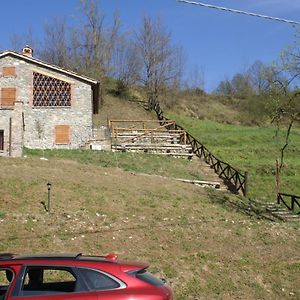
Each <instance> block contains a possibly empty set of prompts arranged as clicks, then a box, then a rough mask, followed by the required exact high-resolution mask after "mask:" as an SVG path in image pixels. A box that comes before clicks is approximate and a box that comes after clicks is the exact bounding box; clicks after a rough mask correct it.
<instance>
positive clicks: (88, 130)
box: [0, 55, 95, 156]
mask: <svg viewBox="0 0 300 300" xmlns="http://www.w3.org/2000/svg"><path fill="white" fill-rule="evenodd" d="M32 61H33V59H31V58H30V59H22V57H18V55H16V56H14V55H6V56H3V57H1V55H0V89H3V88H16V97H15V103H14V106H13V107H10V108H5V107H1V106H0V133H1V131H2V133H3V132H4V134H3V135H4V143H3V149H2V150H0V156H21V155H22V149H23V147H27V148H32V149H54V148H58V149H61V148H63V149H76V148H79V147H81V146H83V145H84V144H85V143H86V142H87V141H88V140H89V139H90V138H91V137H92V116H93V103H94V102H93V97H94V96H95V94H94V93H93V88H92V87H93V84H94V83H93V82H91V83H90V82H89V81H88V80H82V76H76V75H74V73H72V72H70V76H69V74H68V71H66V70H63V71H61V70H62V69H61V70H60V69H59V68H58V69H57V70H56V68H55V67H53V68H51V67H45V66H43V65H42V64H39V61H38V60H37V62H36V63H35V62H32ZM3 67H14V68H15V74H14V75H5V74H4V72H3ZM33 72H37V73H39V74H43V75H45V76H48V77H51V78H55V79H58V80H61V81H63V82H67V83H69V84H70V85H71V105H70V106H66V107H65V106H59V107H53V106H38V107H37V106H34V105H33ZM0 101H1V95H0ZM0 104H1V103H0ZM59 125H65V126H68V128H69V129H70V130H69V135H70V137H69V142H68V143H57V142H56V138H55V134H56V133H55V130H56V129H55V128H56V127H57V126H59Z"/></svg>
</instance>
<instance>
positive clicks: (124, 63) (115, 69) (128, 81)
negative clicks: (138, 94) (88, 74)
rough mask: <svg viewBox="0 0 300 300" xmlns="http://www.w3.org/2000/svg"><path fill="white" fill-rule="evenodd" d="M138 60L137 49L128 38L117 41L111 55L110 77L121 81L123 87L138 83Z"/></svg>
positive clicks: (124, 37) (123, 37)
mask: <svg viewBox="0 0 300 300" xmlns="http://www.w3.org/2000/svg"><path fill="white" fill-rule="evenodd" d="M139 67H140V60H139V59H137V48H136V46H135V45H134V43H133V42H132V40H131V39H130V37H128V36H122V37H120V38H119V39H118V41H117V43H116V47H115V49H114V51H113V55H112V64H111V69H110V74H109V75H110V76H111V77H113V78H116V79H117V80H119V81H121V82H122V83H123V84H124V85H125V86H130V85H132V84H135V83H137V82H138V78H139Z"/></svg>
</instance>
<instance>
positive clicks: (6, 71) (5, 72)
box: [3, 67, 16, 76]
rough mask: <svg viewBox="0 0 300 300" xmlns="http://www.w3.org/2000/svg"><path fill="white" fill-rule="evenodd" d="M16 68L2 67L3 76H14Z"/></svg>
mask: <svg viewBox="0 0 300 300" xmlns="http://www.w3.org/2000/svg"><path fill="white" fill-rule="evenodd" d="M15 75H16V68H15V67H3V76H15Z"/></svg>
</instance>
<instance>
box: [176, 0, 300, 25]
mask: <svg viewBox="0 0 300 300" xmlns="http://www.w3.org/2000/svg"><path fill="white" fill-rule="evenodd" d="M177 2H182V3H187V4H193V5H199V6H203V7H207V8H213V9H218V10H223V11H227V12H233V13H237V14H242V15H247V16H251V17H258V18H263V19H268V20H272V21H279V22H284V23H289V24H292V25H300V22H298V21H293V20H287V19H282V18H275V17H270V16H266V15H260V14H256V13H251V12H246V11H242V10H237V9H232V8H226V7H222V6H216V5H211V4H206V3H202V2H194V1H188V0H177Z"/></svg>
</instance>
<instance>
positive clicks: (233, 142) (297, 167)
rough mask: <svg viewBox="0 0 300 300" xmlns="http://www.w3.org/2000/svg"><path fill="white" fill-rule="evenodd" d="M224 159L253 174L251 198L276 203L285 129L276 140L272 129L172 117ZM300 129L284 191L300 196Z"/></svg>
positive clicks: (292, 143) (285, 173)
mask: <svg viewBox="0 0 300 300" xmlns="http://www.w3.org/2000/svg"><path fill="white" fill-rule="evenodd" d="M169 117H170V118H171V119H174V120H176V121H177V123H178V124H180V125H182V126H183V127H184V128H185V129H186V130H188V131H189V132H190V133H191V134H192V135H193V136H194V137H196V138H197V139H198V140H199V141H200V142H202V143H203V144H204V145H206V146H207V148H208V149H209V150H210V151H211V152H213V153H214V154H215V155H217V156H218V157H219V158H220V159H222V160H224V161H226V162H229V163H230V164H232V165H233V166H235V167H236V168H238V169H240V170H242V171H243V172H244V171H248V172H249V175H250V177H249V195H250V197H253V198H259V199H267V200H270V201H272V200H273V201H274V197H275V196H274V195H275V185H274V184H275V180H274V170H275V161H276V159H277V158H279V157H280V149H281V147H282V146H283V145H284V140H285V133H286V132H285V130H284V129H283V130H281V131H280V132H279V134H278V136H277V137H275V133H276V130H275V128H271V127H249V126H241V125H229V124H221V123H216V122H212V121H205V120H198V119H195V118H188V117H185V116H181V115H174V114H169ZM299 182H300V130H299V129H296V128H295V129H294V130H293V132H292V133H291V136H290V144H289V146H288V148H287V150H286V154H285V163H284V168H283V171H282V189H281V190H282V192H285V193H290V194H296V195H300V185H299Z"/></svg>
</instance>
